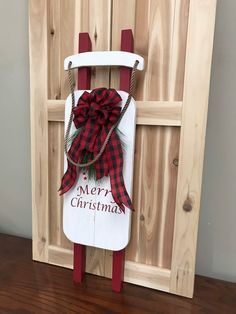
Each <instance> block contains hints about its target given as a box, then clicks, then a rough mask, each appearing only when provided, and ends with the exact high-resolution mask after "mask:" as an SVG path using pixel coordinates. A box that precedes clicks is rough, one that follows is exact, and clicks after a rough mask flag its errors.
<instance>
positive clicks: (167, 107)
mask: <svg viewBox="0 0 236 314" xmlns="http://www.w3.org/2000/svg"><path fill="white" fill-rule="evenodd" d="M136 104H137V124H140V125H167V126H180V125H181V113H182V102H181V101H136ZM64 107H65V100H48V101H47V108H48V121H58V122H60V121H61V122H63V121H64Z"/></svg>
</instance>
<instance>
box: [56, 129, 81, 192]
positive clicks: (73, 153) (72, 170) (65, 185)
mask: <svg viewBox="0 0 236 314" xmlns="http://www.w3.org/2000/svg"><path fill="white" fill-rule="evenodd" d="M80 138H81V134H78V135H77V137H76V138H75V139H74V141H73V142H72V144H71V147H70V150H69V152H68V154H69V156H70V157H71V159H72V160H73V161H75V162H78V160H79V156H80V149H79V148H80V147H79V144H80ZM67 164H68V166H67V170H66V172H65V174H64V176H63V178H62V180H61V186H60V189H59V195H63V194H64V193H66V192H67V191H69V190H70V189H71V188H72V186H73V185H74V184H75V181H76V179H77V167H76V166H75V165H73V164H72V163H71V162H70V161H69V160H67Z"/></svg>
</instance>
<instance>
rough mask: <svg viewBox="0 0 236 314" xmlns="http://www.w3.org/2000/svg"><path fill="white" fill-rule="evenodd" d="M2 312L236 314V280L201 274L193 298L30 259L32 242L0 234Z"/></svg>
mask: <svg viewBox="0 0 236 314" xmlns="http://www.w3.org/2000/svg"><path fill="white" fill-rule="evenodd" d="M0 313H1V314H2V313H4V314H5V313H12V314H13V313H14V314H16V313H17V314H18V313H19V314H21V313H58V314H62V313H128V314H131V313H135V314H138V313H164V314H165V313H174V314H178V313H180V314H185V313H212V314H217V313H220V314H224V313H226V314H227V313H236V284H233V283H227V282H224V281H220V280H214V279H209V278H206V277H200V276H197V277H196V285H195V296H194V298H193V299H192V300H190V299H186V298H181V297H177V296H173V295H169V294H167V293H162V292H158V291H154V290H151V289H146V288H142V287H138V286H134V285H131V284H124V289H123V292H122V293H120V294H116V293H113V292H112V291H111V281H110V280H108V279H104V278H100V277H97V276H92V275H86V278H85V282H84V283H83V284H82V285H79V286H74V285H73V283H72V271H71V270H68V269H63V268H60V267H56V266H50V265H46V264H42V263H37V262H32V261H31V241H30V240H26V239H22V238H17V237H11V236H7V235H0Z"/></svg>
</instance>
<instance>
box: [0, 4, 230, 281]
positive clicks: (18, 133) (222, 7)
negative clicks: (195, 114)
mask: <svg viewBox="0 0 236 314" xmlns="http://www.w3.org/2000/svg"><path fill="white" fill-rule="evenodd" d="M27 6H28V1H27V0H20V1H19V0H18V1H17V0H0V51H1V57H0V117H1V123H0V141H1V143H3V145H2V148H1V164H0V232H4V233H9V234H17V235H20V236H25V237H31V195H30V194H31V187H30V115H29V61H28V12H27ZM235 32H236V1H235V0H218V9H217V20H216V34H215V46H214V54H213V69H212V80H211V92H210V104H209V118H208V127H207V139H206V154H205V166H204V176H203V194H202V206H201V207H202V209H201V216H200V228H199V241H198V251H197V273H199V274H204V275H207V276H211V277H216V278H222V279H226V280H231V281H236V244H235V243H236V226H235V224H236V205H235V204H236V144H235V139H234V133H235V132H236V36H235ZM0 250H1V248H0Z"/></svg>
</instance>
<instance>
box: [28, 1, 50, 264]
mask: <svg viewBox="0 0 236 314" xmlns="http://www.w3.org/2000/svg"><path fill="white" fill-rule="evenodd" d="M29 13H30V19H29V42H30V80H31V84H30V104H31V159H32V163H31V173H32V229H33V230H32V232H33V238H34V242H33V258H34V259H35V260H38V261H43V262H47V260H48V251H47V246H48V233H49V224H48V122H47V120H48V118H47V106H46V98H47V6H46V0H39V1H37V2H36V1H29ZM39 43H40V45H39Z"/></svg>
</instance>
